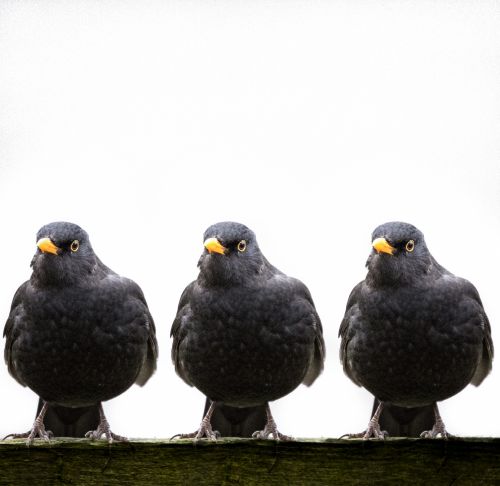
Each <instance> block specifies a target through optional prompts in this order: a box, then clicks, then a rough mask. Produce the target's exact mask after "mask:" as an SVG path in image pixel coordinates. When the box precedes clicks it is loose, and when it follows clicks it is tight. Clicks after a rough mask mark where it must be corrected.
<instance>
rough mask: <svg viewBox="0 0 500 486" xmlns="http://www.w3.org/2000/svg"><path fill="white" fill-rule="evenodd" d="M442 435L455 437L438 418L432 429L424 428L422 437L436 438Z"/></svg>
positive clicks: (442, 436)
mask: <svg viewBox="0 0 500 486" xmlns="http://www.w3.org/2000/svg"><path fill="white" fill-rule="evenodd" d="M439 436H441V438H442V439H445V440H446V439H450V438H452V437H453V435H451V434H450V433H449V432H448V431H447V430H446V428H445V426H444V422H443V421H442V420H441V419H439V420H436V422H435V423H434V425H433V427H432V429H431V430H424V431H423V432H422V433H421V434H420V437H421V438H422V439H436V438H438V437H439Z"/></svg>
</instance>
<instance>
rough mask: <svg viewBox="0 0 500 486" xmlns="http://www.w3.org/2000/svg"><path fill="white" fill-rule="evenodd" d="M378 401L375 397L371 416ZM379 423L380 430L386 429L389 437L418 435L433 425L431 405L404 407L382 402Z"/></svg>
mask: <svg viewBox="0 0 500 486" xmlns="http://www.w3.org/2000/svg"><path fill="white" fill-rule="evenodd" d="M379 403H380V402H379V401H378V400H377V399H376V398H375V401H374V403H373V410H372V416H373V414H374V413H375V410H377V407H378V406H379ZM379 425H380V428H381V430H385V431H387V432H388V434H389V436H390V437H420V434H421V433H422V432H423V431H424V430H431V429H432V427H433V426H434V408H433V405H432V404H431V405H426V406H424V407H415V408H405V407H398V406H396V405H391V404H390V403H384V408H383V409H382V413H381V415H380V418H379Z"/></svg>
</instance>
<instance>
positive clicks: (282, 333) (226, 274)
mask: <svg viewBox="0 0 500 486" xmlns="http://www.w3.org/2000/svg"><path fill="white" fill-rule="evenodd" d="M204 246H205V249H204V251H203V254H202V255H201V257H200V260H199V262H198V266H199V268H200V273H199V275H198V278H197V280H195V281H194V282H192V283H191V284H190V285H188V286H187V287H186V289H185V290H184V292H183V294H182V296H181V299H180V302H179V308H178V311H177V316H176V318H175V320H174V323H173V325H172V330H171V335H172V336H173V344H172V360H173V362H174V364H175V369H176V371H177V373H178V374H179V376H180V377H181V378H182V379H183V380H184V381H185V382H186V383H187V384H189V385H191V386H195V387H196V388H198V389H199V390H201V391H202V392H203V393H204V394H205V395H206V396H207V397H208V398H209V399H210V400H211V405H210V407H209V409H208V410H207V413H206V415H205V417H204V419H203V420H202V423H201V426H200V428H199V429H198V430H197V431H196V432H195V433H194V434H183V435H181V437H195V438H196V439H198V438H201V437H203V436H206V437H208V438H211V439H215V438H216V437H217V432H216V431H214V430H213V428H212V426H211V417H212V414H213V413H214V411H215V410H216V409H217V407H220V405H223V406H225V407H229V408H226V409H225V411H226V412H229V413H230V414H232V413H233V412H234V411H231V410H230V408H243V409H244V408H249V407H262V406H264V407H265V409H266V425H265V427H264V429H263V430H260V431H256V432H255V433H254V434H253V436H254V437H256V438H262V439H264V438H268V437H269V436H270V435H272V436H273V438H275V439H288V437H287V436H284V435H283V434H281V433H280V432H279V431H278V429H277V427H276V424H275V422H274V420H273V417H272V415H271V410H270V408H269V404H268V402H270V401H272V400H276V399H278V398H281V397H283V396H285V395H287V394H288V393H290V392H291V391H292V390H294V389H295V388H296V387H297V386H298V385H299V384H300V383H304V384H306V385H311V384H312V383H313V382H314V380H315V379H316V378H317V376H318V375H319V374H320V373H321V371H322V369H323V361H324V355H325V351H324V349H325V348H324V342H323V334H322V327H321V321H320V319H319V316H318V314H317V312H316V310H315V307H314V303H313V301H312V298H311V294H310V293H309V291H308V289H307V287H306V286H305V285H304V284H303V283H302V282H300V281H299V280H297V279H295V278H291V277H288V276H286V275H285V274H283V273H282V272H280V271H279V270H277V269H276V268H275V267H273V266H272V265H271V264H270V263H269V262H268V261H267V260H266V258H265V257H264V255H263V254H262V253H261V251H260V249H259V246H258V244H257V240H256V238H255V234H254V233H253V231H251V230H250V229H249V228H247V227H246V226H244V225H242V224H239V223H233V222H224V223H217V224H215V225H213V226H210V227H209V228H208V229H207V230H206V231H205V234H204ZM243 413H245V412H243ZM229 430H230V429H229Z"/></svg>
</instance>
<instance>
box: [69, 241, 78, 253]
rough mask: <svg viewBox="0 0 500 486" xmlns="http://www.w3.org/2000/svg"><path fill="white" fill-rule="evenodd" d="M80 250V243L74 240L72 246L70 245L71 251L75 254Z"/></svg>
mask: <svg viewBox="0 0 500 486" xmlns="http://www.w3.org/2000/svg"><path fill="white" fill-rule="evenodd" d="M78 248H80V242H79V241H78V240H74V241H73V242H72V243H71V245H69V249H70V250H71V251H72V252H73V253H75V252H77V251H78Z"/></svg>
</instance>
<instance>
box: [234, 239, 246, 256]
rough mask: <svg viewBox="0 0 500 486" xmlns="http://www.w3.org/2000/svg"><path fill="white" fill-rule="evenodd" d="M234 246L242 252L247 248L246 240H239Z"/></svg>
mask: <svg viewBox="0 0 500 486" xmlns="http://www.w3.org/2000/svg"><path fill="white" fill-rule="evenodd" d="M236 248H238V251H239V252H241V253H243V252H244V251H245V250H246V249H247V242H246V241H245V240H241V241H240V242H239V243H238V246H237V247H236Z"/></svg>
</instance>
